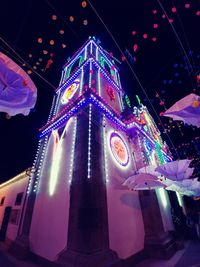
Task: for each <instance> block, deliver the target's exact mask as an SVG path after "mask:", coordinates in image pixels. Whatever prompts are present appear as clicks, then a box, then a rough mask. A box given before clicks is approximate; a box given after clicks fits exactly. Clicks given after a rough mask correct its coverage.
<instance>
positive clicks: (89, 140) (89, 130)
mask: <svg viewBox="0 0 200 267" xmlns="http://www.w3.org/2000/svg"><path fill="white" fill-rule="evenodd" d="M88 124H89V125H88V174H87V178H88V179H90V178H91V124H92V105H91V104H89V123H88Z"/></svg>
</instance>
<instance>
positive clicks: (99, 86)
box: [97, 69, 101, 95]
mask: <svg viewBox="0 0 200 267" xmlns="http://www.w3.org/2000/svg"><path fill="white" fill-rule="evenodd" d="M97 79H98V93H99V95H101V78H100V70H99V69H98V76H97Z"/></svg>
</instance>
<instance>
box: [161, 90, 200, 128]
mask: <svg viewBox="0 0 200 267" xmlns="http://www.w3.org/2000/svg"><path fill="white" fill-rule="evenodd" d="M164 116H166V117H170V118H172V119H173V120H175V121H177V120H181V121H183V122H184V123H186V124H189V125H194V126H197V127H200V96H198V95H195V94H190V95H187V96H185V97H184V98H182V99H180V100H179V101H177V102H176V103H175V104H174V105H173V106H172V107H171V108H169V109H167V110H166V111H165V112H164Z"/></svg>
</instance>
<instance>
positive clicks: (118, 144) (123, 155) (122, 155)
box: [110, 132, 129, 166]
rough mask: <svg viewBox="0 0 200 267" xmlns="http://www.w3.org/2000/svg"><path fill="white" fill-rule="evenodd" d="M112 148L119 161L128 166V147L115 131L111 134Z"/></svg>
mask: <svg viewBox="0 0 200 267" xmlns="http://www.w3.org/2000/svg"><path fill="white" fill-rule="evenodd" d="M110 148H111V151H112V154H113V156H114V158H115V160H116V161H117V163H119V164H120V165H122V166H126V165H127V164H128V162H129V154H128V149H127V147H126V145H125V142H124V141H123V139H122V138H121V137H120V135H119V134H117V133H115V132H113V133H111V135H110Z"/></svg>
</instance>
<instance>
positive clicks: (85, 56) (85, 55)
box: [84, 46, 87, 60]
mask: <svg viewBox="0 0 200 267" xmlns="http://www.w3.org/2000/svg"><path fill="white" fill-rule="evenodd" d="M84 59H85V60H86V59H87V46H86V47H85V51H84Z"/></svg>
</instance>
